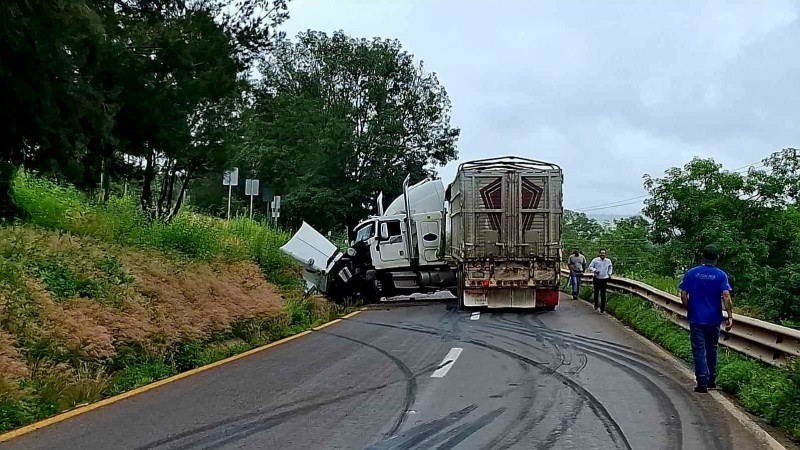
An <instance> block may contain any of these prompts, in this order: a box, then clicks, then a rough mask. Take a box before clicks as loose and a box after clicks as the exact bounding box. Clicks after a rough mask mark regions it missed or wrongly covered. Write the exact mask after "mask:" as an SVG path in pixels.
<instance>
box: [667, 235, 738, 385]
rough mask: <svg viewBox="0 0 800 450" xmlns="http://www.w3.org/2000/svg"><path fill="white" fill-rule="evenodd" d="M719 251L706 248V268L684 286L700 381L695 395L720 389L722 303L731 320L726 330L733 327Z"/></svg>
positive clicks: (687, 278) (683, 282)
mask: <svg viewBox="0 0 800 450" xmlns="http://www.w3.org/2000/svg"><path fill="white" fill-rule="evenodd" d="M718 258H719V251H718V250H717V248H716V247H715V246H713V245H707V246H706V247H705V248H703V264H702V265H699V266H697V267H694V268H692V269H690V270H689V271H688V272H686V275H684V276H683V280H681V283H680V285H679V286H678V287H679V288H680V290H681V303H683V306H684V308H687V312H688V316H689V317H688V318H689V333H690V335H691V342H692V354H693V356H694V373H695V377H697V387H695V388H694V390H695V392H708V389H709V388H711V389H714V388H716V387H717V385H716V378H717V344H718V343H719V326H720V324H721V323H722V319H723V317H722V303H723V302H725V310H726V311H727V312H728V318H727V319H726V320H725V330H730V329H731V327H732V326H733V305H732V303H731V285H730V283H728V275H727V274H726V273H725V272H723V271H722V270H720V269H719V268H717V267H716V263H717V259H718Z"/></svg>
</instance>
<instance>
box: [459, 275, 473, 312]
mask: <svg viewBox="0 0 800 450" xmlns="http://www.w3.org/2000/svg"><path fill="white" fill-rule="evenodd" d="M456 282H457V283H458V286H457V287H456V299H458V309H460V310H462V311H469V310H470V309H472V308H469V307H467V306H465V305H464V267H463V266H462V265H460V264H459V265H458V270H457V271H456Z"/></svg>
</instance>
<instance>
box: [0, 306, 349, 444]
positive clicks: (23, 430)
mask: <svg viewBox="0 0 800 450" xmlns="http://www.w3.org/2000/svg"><path fill="white" fill-rule="evenodd" d="M362 311H364V309H360V310H358V311H354V312H352V313H350V314H347V315H345V316H342V317H341V318H339V319H334V320H331V321H330V322H326V323H324V324H322V325H320V326H317V327H314V328H312V329H310V330H306V331H302V332H300V333H297V334H293V335H291V336H288V337H285V338H283V339H280V340H277V341H275V342H271V343H269V344H265V345H262V346H261V347H256V348H254V349H250V350H248V351H246V352H244V353H239V354H238V355H233V356H231V357H228V358H225V359H221V360H219V361H217V362H213V363H211V364H207V365H205V366H200V367H196V368H194V369H192V370H187V371H186V372H181V373H179V374H177V375H173V376H171V377H169V378H164V379H163V380H158V381H154V382H152V383H150V384H146V385H144V386H141V387H138V388H136V389H133V390H130V391H127V392H123V393H122V394H118V395H115V396H113V397H109V398H106V399H103V400H100V401H97V402H94V403H89V404H84V405H83V406H79V407H77V408H75V409H71V410H69V411H65V412H63V413H60V414H56V415H55V416H52V417H48V418H47V419H42V420H40V421H38V422H34V423H32V424H29V425H25V426H23V427H20V428H17V429H15V430H11V431H7V432H5V433H2V434H0V442H7V441H10V440H12V439H14V438H17V437H20V436H22V435H25V434H28V433H31V432H33V431H36V430H39V429H42V428H45V427H47V426H50V425H54V424H57V423H59V422H63V421H65V420H67V419H71V418H73V417H76V416H80V415H81V414H86V413H88V412H90V411H94V410H96V409H100V408H102V407H104V406H108V405H111V404H113V403H117V402H119V401H122V400H125V399H127V398H131V397H134V396H136V395H139V394H143V393H145V392H148V391H151V390H153V389H156V388H159V387H161V386H164V385H166V384H169V383H172V382H175V381H178V380H182V379H184V378H188V377H190V376H192V375H196V374H198V373H201V372H205V371H207V370H211V369H213V368H215V367H219V366H222V365H225V364H227V363H230V362H233V361H236V360H239V359H242V358H246V357H248V356H251V355H254V354H256V353H259V352H262V351H264V350H267V349H270V348H272V347H277V346H278V345H281V344H285V343H286V342H289V341H293V340H295V339H298V338H301V337H303V336H307V335H309V334H311V333H313V332H314V331H318V330H321V329H323V328H326V327H329V326H331V325H335V324H337V323H339V322H342V321H343V320H346V319H349V318H351V317H354V316H356V315H357V314H359V313H361V312H362Z"/></svg>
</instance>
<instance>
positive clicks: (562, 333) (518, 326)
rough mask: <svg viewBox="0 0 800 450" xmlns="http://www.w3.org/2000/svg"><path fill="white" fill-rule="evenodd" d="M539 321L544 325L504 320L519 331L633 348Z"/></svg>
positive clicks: (621, 347) (509, 326)
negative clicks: (555, 328)
mask: <svg viewBox="0 0 800 450" xmlns="http://www.w3.org/2000/svg"><path fill="white" fill-rule="evenodd" d="M538 322H539V323H542V325H533V324H530V323H529V324H528V325H527V326H526V325H525V324H522V323H521V322H515V321H511V320H506V321H503V322H502V323H504V324H505V325H506V328H508V329H512V328H513V330H514V331H517V330H525V331H533V330H542V331H546V332H548V333H550V334H554V335H559V336H563V337H569V338H574V339H581V340H586V341H592V342H597V343H602V344H606V345H610V346H613V347H617V348H619V349H622V350H631V349H632V348H631V346H629V345H625V344H620V343H618V342H614V341H609V340H607V339H600V338H596V337H591V336H584V335H582V334H577V333H570V332H569V331H562V330H554V329H552V328H549V327H547V326H546V325H544V323H543V322H541V320H538ZM483 325H488V324H487V323H483ZM495 326H497V325H495Z"/></svg>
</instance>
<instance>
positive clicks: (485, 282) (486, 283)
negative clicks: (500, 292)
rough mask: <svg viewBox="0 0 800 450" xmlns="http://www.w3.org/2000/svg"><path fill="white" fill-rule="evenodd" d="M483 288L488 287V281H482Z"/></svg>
mask: <svg viewBox="0 0 800 450" xmlns="http://www.w3.org/2000/svg"><path fill="white" fill-rule="evenodd" d="M483 287H485V288H488V287H489V280H483Z"/></svg>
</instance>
